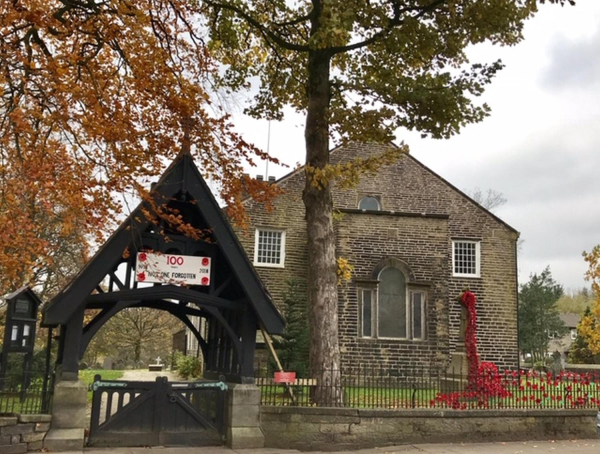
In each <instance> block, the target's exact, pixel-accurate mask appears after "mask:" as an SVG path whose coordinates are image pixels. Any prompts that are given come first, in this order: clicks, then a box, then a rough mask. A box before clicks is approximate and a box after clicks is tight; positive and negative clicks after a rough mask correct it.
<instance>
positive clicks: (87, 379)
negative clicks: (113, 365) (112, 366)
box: [79, 369, 124, 402]
mask: <svg viewBox="0 0 600 454" xmlns="http://www.w3.org/2000/svg"><path fill="white" fill-rule="evenodd" d="M123 372H124V371H122V370H95V369H86V370H80V371H79V379H80V380H81V381H82V382H84V383H85V385H86V386H87V387H88V394H87V399H88V402H91V401H92V391H89V387H90V385H91V384H92V383H93V382H94V376H95V375H96V374H99V375H101V376H102V380H106V381H109V380H118V379H119V378H121V377H122V376H123Z"/></svg>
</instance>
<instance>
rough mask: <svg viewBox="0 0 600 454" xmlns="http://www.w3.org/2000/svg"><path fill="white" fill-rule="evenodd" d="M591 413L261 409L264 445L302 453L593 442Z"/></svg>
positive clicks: (591, 411) (593, 421) (566, 411)
mask: <svg viewBox="0 0 600 454" xmlns="http://www.w3.org/2000/svg"><path fill="white" fill-rule="evenodd" d="M596 413H597V412H596V411H595V410H466V411H453V410H433V409H432V410H429V409H424V410H381V409H375V410H372V409H364V410H362V409H351V408H302V407H268V406H263V407H262V408H261V428H262V431H263V433H264V435H265V446H266V447H270V448H287V449H299V450H306V451H316V450H324V451H325V450H329V451H332V450H333V451H339V450H344V449H349V450H350V449H352V450H354V449H359V448H372V447H379V446H392V445H398V444H404V443H436V442H440V443H453V442H477V441H521V440H547V439H587V438H596V437H597V434H596Z"/></svg>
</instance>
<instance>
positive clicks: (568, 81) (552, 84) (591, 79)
mask: <svg viewBox="0 0 600 454" xmlns="http://www.w3.org/2000/svg"><path fill="white" fill-rule="evenodd" d="M599 48H600V30H597V31H596V33H595V34H594V35H593V36H592V37H590V38H586V39H581V40H568V39H566V38H565V37H564V36H563V37H557V38H556V39H555V42H554V44H553V45H552V47H551V49H550V64H549V65H548V66H547V67H546V68H545V69H544V72H543V75H542V78H541V82H542V85H543V86H544V87H546V88H548V89H563V88H576V89H582V88H586V87H589V86H591V85H595V84H598V83H600V52H598V49H599Z"/></svg>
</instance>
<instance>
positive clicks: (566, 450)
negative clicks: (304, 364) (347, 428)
mask: <svg viewBox="0 0 600 454" xmlns="http://www.w3.org/2000/svg"><path fill="white" fill-rule="evenodd" d="M396 453H397V454H479V453H482V454H546V453H552V454H571V453H573V454H599V453H600V440H578V441H575V440H574V441H556V442H553V441H539V442H538V441H528V442H524V443H521V442H511V443H464V444H429V445H403V446H388V447H386V448H376V449H362V450H357V451H343V452H342V453H340V454H396ZM70 454H77V453H73V452H71V453H70ZM83 454H298V451H295V450H285V449H244V450H236V451H233V450H230V449H227V448H221V447H217V448H160V447H157V448H110V449H86V450H85V451H83ZM313 454H325V453H321V452H318V453H313ZM327 454H331V453H327Z"/></svg>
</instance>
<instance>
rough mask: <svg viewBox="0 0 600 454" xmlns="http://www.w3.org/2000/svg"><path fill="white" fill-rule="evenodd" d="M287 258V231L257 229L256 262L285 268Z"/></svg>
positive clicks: (258, 264) (260, 264)
mask: <svg viewBox="0 0 600 454" xmlns="http://www.w3.org/2000/svg"><path fill="white" fill-rule="evenodd" d="M284 260H285V231H283V230H270V229H257V230H256V238H255V243H254V264H255V265H257V266H270V267H275V268H283V266H284Z"/></svg>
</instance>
